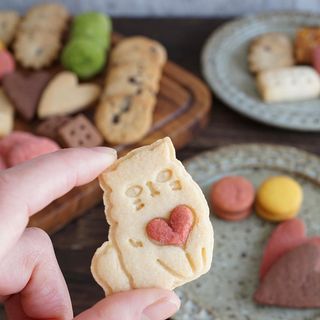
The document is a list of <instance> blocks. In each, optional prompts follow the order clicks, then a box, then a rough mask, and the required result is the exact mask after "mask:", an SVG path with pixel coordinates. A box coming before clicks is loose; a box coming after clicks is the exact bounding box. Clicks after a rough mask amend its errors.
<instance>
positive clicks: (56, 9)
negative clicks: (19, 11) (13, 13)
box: [20, 3, 69, 33]
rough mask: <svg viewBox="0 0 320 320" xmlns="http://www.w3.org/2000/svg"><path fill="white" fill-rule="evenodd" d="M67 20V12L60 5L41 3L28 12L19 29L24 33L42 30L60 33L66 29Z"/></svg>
mask: <svg viewBox="0 0 320 320" xmlns="http://www.w3.org/2000/svg"><path fill="white" fill-rule="evenodd" d="M68 18H69V14H68V11H67V9H66V8H65V7H64V6H63V5H62V4H59V3H42V4H38V5H35V6H33V7H32V8H31V9H29V10H28V12H27V13H26V15H25V18H24V19H23V21H22V23H21V26H20V29H21V30H25V31H30V30H31V31H33V30H34V29H42V30H46V31H52V32H59V33H60V32H62V31H63V30H64V28H65V27H66V24H67V21H68Z"/></svg>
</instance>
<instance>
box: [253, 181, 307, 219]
mask: <svg viewBox="0 0 320 320" xmlns="http://www.w3.org/2000/svg"><path fill="white" fill-rule="evenodd" d="M302 200H303V191H302V188H301V186H300V184H299V183H298V182H297V181H295V180H294V179H293V178H291V177H288V176H274V177H270V178H268V179H266V180H265V181H264V182H263V183H262V184H261V186H260V187H259V189H258V192H257V198H256V205H255V207H256V212H257V214H258V215H259V216H260V217H261V218H264V219H266V220H269V221H284V220H288V219H292V218H293V217H295V216H296V215H297V214H298V212H299V210H300V207H301V204H302Z"/></svg>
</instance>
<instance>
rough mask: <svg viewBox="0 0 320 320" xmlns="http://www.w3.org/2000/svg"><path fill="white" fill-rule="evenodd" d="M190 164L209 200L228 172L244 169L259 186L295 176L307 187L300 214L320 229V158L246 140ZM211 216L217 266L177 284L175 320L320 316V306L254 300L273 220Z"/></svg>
mask: <svg viewBox="0 0 320 320" xmlns="http://www.w3.org/2000/svg"><path fill="white" fill-rule="evenodd" d="M185 166H186V169H187V170H188V172H189V173H190V174H191V175H192V176H193V178H194V179H195V180H196V181H197V183H199V185H200V186H201V188H202V189H203V191H204V193H205V195H206V196H207V199H208V202H209V203H210V201H209V197H208V191H209V188H210V186H211V184H212V183H213V182H214V181H215V180H217V179H219V178H220V177H222V176H224V175H230V174H236V175H243V176H245V177H247V178H248V179H249V180H251V181H252V182H253V184H254V185H255V186H256V187H257V186H259V185H260V183H261V182H262V181H263V180H264V179H266V178H267V177H270V176H273V175H279V174H289V175H291V176H293V177H294V178H295V179H297V180H298V181H299V183H300V184H301V185H302V187H303V192H304V201H303V205H302V209H301V211H300V214H299V217H300V218H301V219H303V220H304V222H305V223H306V225H307V230H308V234H309V235H320V223H319V222H320V210H319V202H320V158H318V157H316V156H314V155H312V154H309V153H306V152H304V151H301V150H298V149H295V148H291V147H281V146H273V145H264V144H245V145H237V146H230V147H225V148H221V149H218V150H217V151H209V152H206V153H203V154H201V155H199V156H197V157H195V158H193V159H191V160H189V161H187V162H186V163H185ZM211 218H212V223H213V227H214V232H215V249H214V253H213V264H212V268H211V270H210V271H209V273H207V274H206V275H204V276H203V277H201V278H199V279H198V280H196V281H193V282H191V283H189V284H187V285H185V286H183V287H181V288H179V289H178V290H177V293H178V294H179V295H180V297H181V299H182V307H181V311H180V312H179V313H178V314H177V315H176V316H175V317H174V319H175V320H218V319H219V320H311V319H312V320H315V319H318V320H319V319H320V310H319V309H318V310H315V309H309V310H293V309H281V308H271V307H261V306H257V305H256V304H254V303H253V300H252V295H253V293H254V291H255V289H256V288H257V284H258V273H259V265H260V261H261V256H262V253H263V247H264V245H265V243H266V241H267V239H268V237H269V235H270V233H271V231H272V229H273V228H274V226H275V225H274V224H272V223H269V222H266V221H264V220H262V219H260V218H259V217H257V216H256V215H255V214H253V215H252V216H250V217H249V218H248V219H246V220H244V221H241V222H225V221H223V220H220V219H216V218H214V217H213V215H212V216H211ZM288 294H290V293H288ZM317 317H319V318H317Z"/></svg>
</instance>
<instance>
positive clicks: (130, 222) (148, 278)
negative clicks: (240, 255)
mask: <svg viewBox="0 0 320 320" xmlns="http://www.w3.org/2000/svg"><path fill="white" fill-rule="evenodd" d="M100 185H101V187H102V189H103V190H104V203H105V206H106V217H107V221H108V223H109V224H110V229H109V241H107V242H105V243H104V244H103V245H102V246H101V247H100V248H99V249H98V250H97V251H96V253H95V255H94V257H93V259H92V265H91V271H92V274H93V276H94V278H95V280H96V281H97V282H98V284H99V285H100V286H101V287H102V288H103V289H104V291H105V293H106V295H108V294H111V293H114V292H118V291H124V290H128V289H133V288H150V287H159V288H166V289H174V288H175V287H178V286H181V285H183V284H184V283H187V282H189V281H192V280H194V279H196V278H198V277H199V276H201V275H202V274H204V273H206V272H207V271H208V270H209V268H210V265H211V260H212V250H213V230H212V225H211V222H210V220H209V208H208V205H207V202H206V199H205V197H204V195H203V193H202V191H201V189H200V188H199V186H198V185H197V184H196V183H195V182H194V181H193V180H192V178H191V176H190V175H189V174H188V173H187V172H186V170H185V168H184V167H183V165H182V164H181V162H180V161H178V160H177V159H176V157H175V150H174V147H173V145H172V142H171V140H170V139H169V138H164V139H162V140H158V141H156V142H155V143H153V144H151V145H149V146H145V147H141V148H138V149H135V150H133V151H131V152H129V153H128V154H127V155H126V156H124V157H123V158H120V159H119V160H117V161H116V162H115V163H114V164H113V165H112V166H111V167H109V168H108V169H107V170H106V171H105V172H103V174H102V175H101V176H100Z"/></svg>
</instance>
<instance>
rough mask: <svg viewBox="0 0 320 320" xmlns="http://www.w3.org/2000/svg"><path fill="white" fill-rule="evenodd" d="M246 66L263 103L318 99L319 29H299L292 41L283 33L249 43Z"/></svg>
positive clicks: (261, 37) (264, 35)
mask: <svg viewBox="0 0 320 320" xmlns="http://www.w3.org/2000/svg"><path fill="white" fill-rule="evenodd" d="M248 64H249V70H250V71H251V72H252V73H254V74H255V75H256V83H257V87H258V91H259V93H260V95H261V97H262V99H263V100H264V101H265V102H268V103H277V102H289V101H297V100H306V99H315V98H318V97H319V96H320V76H319V72H320V28H316V27H302V28H300V29H299V30H297V33H296V36H295V39H294V41H292V39H291V38H290V37H289V36H288V35H287V34H284V33H266V34H262V35H260V36H258V37H257V38H255V39H254V40H253V41H252V42H251V43H250V46H249V53H248Z"/></svg>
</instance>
